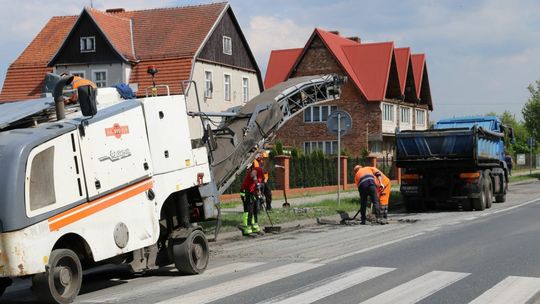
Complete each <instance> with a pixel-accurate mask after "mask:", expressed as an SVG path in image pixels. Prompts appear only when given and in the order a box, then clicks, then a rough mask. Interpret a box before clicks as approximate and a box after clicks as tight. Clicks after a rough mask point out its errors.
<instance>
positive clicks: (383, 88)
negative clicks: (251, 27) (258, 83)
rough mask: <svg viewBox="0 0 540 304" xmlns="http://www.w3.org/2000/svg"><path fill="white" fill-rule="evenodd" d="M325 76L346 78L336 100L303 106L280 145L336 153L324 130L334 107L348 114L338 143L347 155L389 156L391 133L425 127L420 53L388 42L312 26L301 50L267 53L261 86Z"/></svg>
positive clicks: (426, 95) (425, 83) (427, 100)
mask: <svg viewBox="0 0 540 304" xmlns="http://www.w3.org/2000/svg"><path fill="white" fill-rule="evenodd" d="M329 73H330V74H339V75H343V76H346V77H347V79H348V81H347V82H346V83H345V85H344V86H343V87H342V93H341V96H340V99H339V100H338V101H336V102H330V103H328V104H323V105H317V106H312V107H310V108H307V109H306V110H305V111H304V113H303V115H299V116H297V117H295V118H293V119H292V120H291V121H290V122H288V123H287V124H286V125H285V126H284V127H283V128H282V129H280V130H279V132H278V136H277V138H278V139H279V140H281V141H282V142H283V144H284V145H285V146H291V147H297V148H299V149H300V150H302V151H304V152H305V153H310V152H312V151H314V150H322V151H323V153H325V154H337V140H336V138H335V136H334V135H331V134H329V133H328V132H327V129H326V121H327V118H328V115H329V114H330V113H331V112H332V111H334V110H336V109H341V110H345V111H347V112H348V113H350V114H351V116H352V119H353V126H352V130H351V132H350V133H348V134H346V135H344V136H343V139H342V144H343V147H345V149H346V150H348V152H349V153H350V154H352V155H353V156H359V155H361V154H362V153H363V151H365V150H367V152H369V153H370V154H371V155H373V156H379V157H380V156H387V155H392V154H393V151H394V138H395V135H394V134H395V131H396V129H400V130H423V129H426V128H427V124H428V121H429V111H431V110H433V104H432V100H431V92H430V88H429V79H428V73H427V65H426V58H425V55H424V54H412V53H411V50H410V48H408V47H407V48H397V47H395V45H394V43H393V42H381V43H362V42H361V41H360V39H359V38H358V37H342V36H340V35H339V32H335V31H334V32H329V31H325V30H322V29H318V28H317V29H315V30H314V31H313V34H312V35H311V37H310V38H309V40H308V41H307V43H306V45H305V46H304V47H303V48H295V49H286V50H274V51H272V52H271V54H270V59H269V62H268V68H267V71H266V76H265V87H266V88H267V89H268V88H271V87H272V86H274V85H275V84H277V83H279V82H282V81H284V80H286V79H288V78H291V77H297V76H307V75H317V74H329Z"/></svg>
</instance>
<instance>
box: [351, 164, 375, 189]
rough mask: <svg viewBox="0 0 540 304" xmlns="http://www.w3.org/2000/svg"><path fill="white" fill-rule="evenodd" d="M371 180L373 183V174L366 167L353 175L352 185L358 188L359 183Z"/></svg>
mask: <svg viewBox="0 0 540 304" xmlns="http://www.w3.org/2000/svg"><path fill="white" fill-rule="evenodd" d="M370 179H371V180H373V183H374V184H376V182H375V175H373V172H372V171H371V169H370V168H368V167H362V168H360V169H358V171H356V174H355V175H354V184H355V185H356V186H357V187H358V186H359V185H360V183H362V182H364V181H367V180H370Z"/></svg>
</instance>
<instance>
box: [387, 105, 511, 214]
mask: <svg viewBox="0 0 540 304" xmlns="http://www.w3.org/2000/svg"><path fill="white" fill-rule="evenodd" d="M512 140H513V132H512V129H511V128H508V127H506V126H505V125H503V124H502V123H501V121H500V120H499V118H497V117H495V116H475V117H465V118H450V119H443V120H440V121H439V122H437V123H436V124H435V125H434V126H433V127H432V128H431V129H428V130H423V131H401V132H397V133H396V165H397V167H399V168H402V170H403V171H402V176H401V181H402V182H401V186H400V191H401V194H402V197H403V200H404V203H405V206H406V208H407V210H409V211H419V210H424V209H426V208H429V207H434V206H435V205H437V204H453V205H455V206H458V207H461V208H463V209H464V210H484V209H486V208H490V207H491V205H492V202H493V201H494V202H498V203H502V202H504V201H505V200H506V192H507V190H508V175H509V171H508V167H507V164H506V163H505V160H504V157H505V143H508V142H509V141H512Z"/></svg>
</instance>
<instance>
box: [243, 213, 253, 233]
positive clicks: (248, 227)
mask: <svg viewBox="0 0 540 304" xmlns="http://www.w3.org/2000/svg"><path fill="white" fill-rule="evenodd" d="M252 233H253V230H252V229H251V225H248V213H247V212H244V213H243V214H242V235H250V234H252Z"/></svg>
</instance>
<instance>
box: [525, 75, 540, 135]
mask: <svg viewBox="0 0 540 304" xmlns="http://www.w3.org/2000/svg"><path fill="white" fill-rule="evenodd" d="M528 89H529V92H530V93H531V97H529V100H528V101H527V103H526V104H525V106H524V107H523V109H522V110H521V113H522V114H523V119H524V121H525V127H526V128H527V130H528V131H529V134H531V136H532V137H534V138H535V139H536V141H540V123H539V122H540V80H537V81H536V82H535V84H534V85H533V84H531V85H529V87H528Z"/></svg>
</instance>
